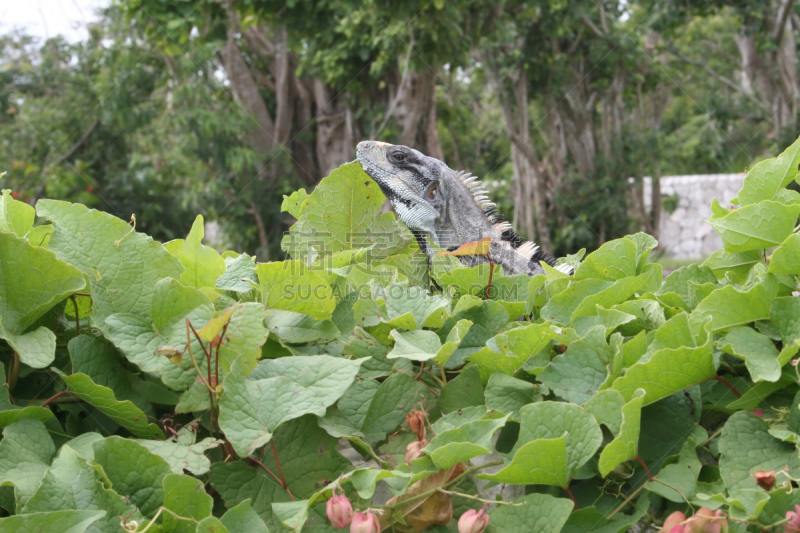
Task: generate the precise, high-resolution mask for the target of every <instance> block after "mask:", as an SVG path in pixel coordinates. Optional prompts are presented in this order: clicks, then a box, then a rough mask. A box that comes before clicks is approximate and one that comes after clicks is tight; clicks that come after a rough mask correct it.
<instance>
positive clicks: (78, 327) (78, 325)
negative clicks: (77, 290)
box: [70, 294, 81, 337]
mask: <svg viewBox="0 0 800 533" xmlns="http://www.w3.org/2000/svg"><path fill="white" fill-rule="evenodd" d="M70 300H72V306H73V307H74V308H75V336H76V337H77V336H78V335H80V334H81V318H80V316H79V313H78V300H77V299H76V298H75V295H74V294H73V295H72V296H70Z"/></svg>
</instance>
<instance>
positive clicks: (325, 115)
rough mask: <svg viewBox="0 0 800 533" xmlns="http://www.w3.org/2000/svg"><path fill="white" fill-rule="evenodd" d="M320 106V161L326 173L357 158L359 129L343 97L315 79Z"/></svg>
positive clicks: (318, 118)
mask: <svg viewBox="0 0 800 533" xmlns="http://www.w3.org/2000/svg"><path fill="white" fill-rule="evenodd" d="M313 90H314V101H315V103H316V107H317V160H318V161H319V167H320V171H321V173H322V174H323V175H325V176H327V175H328V173H329V172H330V171H331V170H333V169H334V168H336V167H338V166H340V165H342V164H344V163H346V162H348V161H352V160H353V159H354V158H355V150H356V146H355V145H356V138H357V136H356V132H355V125H354V123H353V113H352V111H351V110H350V109H349V108H348V107H347V106H346V105H345V103H344V101H343V100H342V99H340V98H332V97H331V93H330V90H329V89H328V87H327V86H326V85H325V84H324V83H323V82H322V81H320V80H318V79H315V80H314V81H313Z"/></svg>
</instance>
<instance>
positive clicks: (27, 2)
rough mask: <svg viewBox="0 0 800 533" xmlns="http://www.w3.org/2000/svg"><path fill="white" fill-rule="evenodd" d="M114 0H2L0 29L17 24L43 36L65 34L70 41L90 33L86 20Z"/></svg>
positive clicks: (32, 33) (90, 19)
mask: <svg viewBox="0 0 800 533" xmlns="http://www.w3.org/2000/svg"><path fill="white" fill-rule="evenodd" d="M110 3H111V0H0V32H2V33H5V32H8V31H10V30H12V29H14V28H18V29H21V30H24V31H25V32H26V33H29V34H31V35H36V36H38V37H41V38H42V39H46V38H49V37H55V36H56V35H58V34H61V35H63V36H64V37H66V38H67V40H68V41H70V42H75V41H80V40H83V39H86V38H87V37H88V33H87V31H86V24H87V23H88V22H91V21H93V20H95V19H96V18H97V17H96V16H95V10H96V9H97V8H102V7H105V6H107V5H109V4H110Z"/></svg>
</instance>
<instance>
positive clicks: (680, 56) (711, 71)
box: [668, 47, 772, 115]
mask: <svg viewBox="0 0 800 533" xmlns="http://www.w3.org/2000/svg"><path fill="white" fill-rule="evenodd" d="M668 50H669V52H670V53H671V54H672V55H674V56H675V57H677V58H678V59H680V60H681V61H683V62H685V63H689V64H690V65H694V66H696V67H700V68H702V69H703V70H704V71H706V73H708V74H709V75H710V76H711V77H713V78H715V79H717V80H719V81H721V82H722V83H724V84H725V85H727V86H728V87H730V88H731V89H733V90H734V91H736V92H738V93H740V94H743V95H744V96H745V97H747V99H748V100H750V101H751V102H753V103H754V104H755V105H756V106H757V107H758V108H759V109H760V110H761V111H763V112H764V113H766V114H767V115H771V114H772V112H771V111H770V110H769V108H767V107H766V106H765V105H764V103H763V102H761V101H759V100H758V98H756V97H755V96H753V95H752V94H750V93H748V92H747V91H746V90H745V89H744V87H742V86H741V85H739V84H737V83H736V82H734V81H732V80H730V79H728V78H726V77H725V76H723V75H722V74H719V73H717V72H716V71H715V70H714V69H712V68H711V67H709V66H708V65H707V64H705V63H702V62H700V61H695V60H694V59H692V58H690V57H687V56H685V55H683V54H682V53H681V52H679V51H678V50H676V49H675V48H672V47H670V48H668Z"/></svg>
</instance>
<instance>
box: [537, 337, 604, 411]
mask: <svg viewBox="0 0 800 533" xmlns="http://www.w3.org/2000/svg"><path fill="white" fill-rule="evenodd" d="M613 355H614V353H613V349H612V347H610V346H609V345H608V343H607V342H606V330H605V328H604V327H603V326H595V327H593V328H592V329H591V330H589V333H587V334H586V336H585V337H584V338H583V339H580V340H578V341H575V342H573V343H572V344H570V345H569V346H568V347H567V351H565V352H564V353H563V354H560V355H557V356H556V357H555V358H554V359H553V361H552V362H551V363H550V365H549V366H548V367H547V368H545V369H544V370H543V371H542V372H541V373H540V374H539V375H538V376H537V379H538V380H539V381H541V382H542V383H544V384H545V385H547V386H548V387H550V389H552V390H553V392H555V393H556V394H557V395H558V396H561V397H562V398H564V399H566V400H567V401H570V402H573V403H577V404H583V403H586V402H587V401H588V400H589V399H590V398H591V397H592V396H594V394H595V393H596V392H597V391H598V390H599V389H600V386H601V385H602V384H603V383H604V382H605V380H606V378H607V376H608V368H607V367H608V365H609V363H610V362H611V358H612V357H613Z"/></svg>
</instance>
